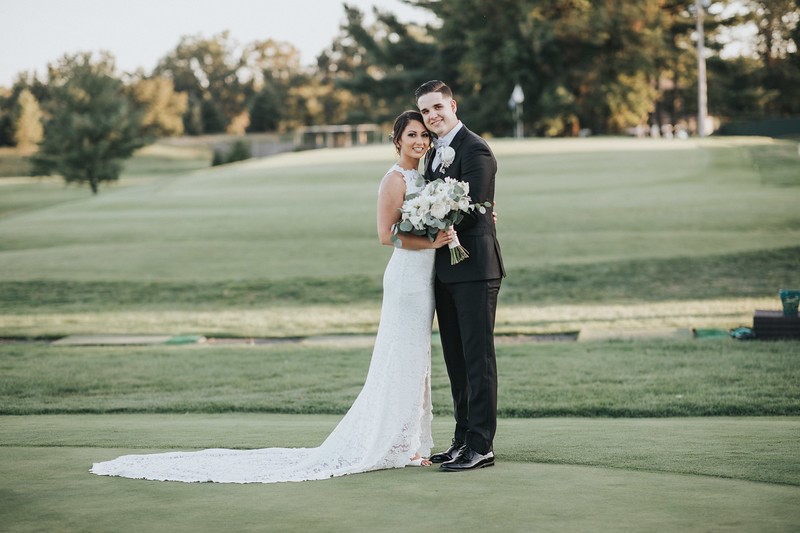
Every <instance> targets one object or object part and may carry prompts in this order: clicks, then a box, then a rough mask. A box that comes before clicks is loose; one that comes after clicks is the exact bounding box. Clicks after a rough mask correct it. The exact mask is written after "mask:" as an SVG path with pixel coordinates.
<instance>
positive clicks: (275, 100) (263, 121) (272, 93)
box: [248, 85, 283, 131]
mask: <svg viewBox="0 0 800 533" xmlns="http://www.w3.org/2000/svg"><path fill="white" fill-rule="evenodd" d="M281 102H282V100H281V98H280V97H279V96H278V91H276V90H275V88H274V87H273V86H272V85H265V86H264V87H263V88H262V89H261V90H260V91H259V92H258V94H256V95H255V96H254V97H253V101H252V103H251V104H250V126H249V128H248V131H275V130H277V129H278V126H279V125H280V121H281V109H282V107H283V106H282V105H281Z"/></svg>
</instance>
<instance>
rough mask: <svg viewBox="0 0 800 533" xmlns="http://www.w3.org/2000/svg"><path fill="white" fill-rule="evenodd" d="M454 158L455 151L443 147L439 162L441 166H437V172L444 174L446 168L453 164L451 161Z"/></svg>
mask: <svg viewBox="0 0 800 533" xmlns="http://www.w3.org/2000/svg"><path fill="white" fill-rule="evenodd" d="M455 158H456V151H455V150H453V149H452V148H451V147H449V146H445V147H444V149H443V150H442V161H441V163H442V164H441V165H440V166H439V171H440V172H444V171H445V170H447V167H449V166H450V165H451V164H452V163H453V159H455Z"/></svg>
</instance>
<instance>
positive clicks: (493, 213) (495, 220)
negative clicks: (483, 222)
mask: <svg viewBox="0 0 800 533" xmlns="http://www.w3.org/2000/svg"><path fill="white" fill-rule="evenodd" d="M496 205H497V202H496V201H492V221H494V224H495V226H496V225H497V211H495V210H494V208H495V206H496Z"/></svg>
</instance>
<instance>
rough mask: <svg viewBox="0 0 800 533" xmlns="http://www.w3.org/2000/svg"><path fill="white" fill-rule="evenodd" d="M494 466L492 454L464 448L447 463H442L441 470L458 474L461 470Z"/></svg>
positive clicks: (467, 447)
mask: <svg viewBox="0 0 800 533" xmlns="http://www.w3.org/2000/svg"><path fill="white" fill-rule="evenodd" d="M487 466H494V452H493V451H491V450H489V451H488V452H487V453H478V452H476V451H475V450H473V449H472V448H470V447H469V446H464V447H463V448H462V449H461V451H460V452H459V454H458V455H457V456H456V457H455V459H453V460H452V461H450V462H448V463H443V464H442V466H440V467H439V468H441V469H442V470H444V471H445V472H460V471H462V470H475V469H478V468H486V467H487Z"/></svg>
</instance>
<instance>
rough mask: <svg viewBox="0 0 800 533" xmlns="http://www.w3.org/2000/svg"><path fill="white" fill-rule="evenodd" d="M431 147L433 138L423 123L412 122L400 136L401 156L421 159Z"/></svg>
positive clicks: (399, 147)
mask: <svg viewBox="0 0 800 533" xmlns="http://www.w3.org/2000/svg"><path fill="white" fill-rule="evenodd" d="M430 145H431V136H430V133H428V130H427V129H425V125H424V124H423V123H422V122H418V121H416V120H411V121H409V122H408V124H407V125H406V127H405V129H404V130H403V133H402V135H400V141H399V143H398V149H399V150H400V156H401V157H402V156H407V157H411V158H413V159H420V158H421V157H422V156H424V155H425V152H427V151H428V147H429V146H430Z"/></svg>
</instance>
